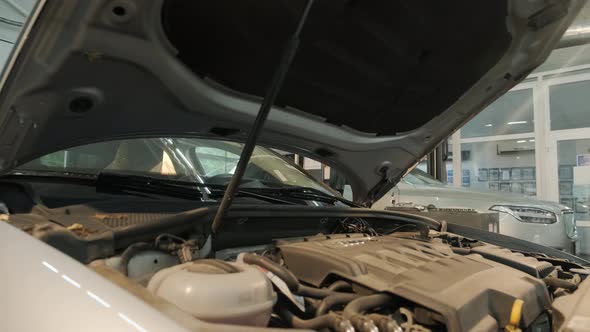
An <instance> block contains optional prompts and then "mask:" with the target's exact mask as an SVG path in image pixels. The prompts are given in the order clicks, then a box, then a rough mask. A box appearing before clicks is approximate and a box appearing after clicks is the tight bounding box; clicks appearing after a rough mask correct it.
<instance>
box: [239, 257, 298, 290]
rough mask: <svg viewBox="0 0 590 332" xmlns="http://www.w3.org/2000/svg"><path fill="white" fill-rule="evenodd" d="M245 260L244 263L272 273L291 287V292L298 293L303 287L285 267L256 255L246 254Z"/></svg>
mask: <svg viewBox="0 0 590 332" xmlns="http://www.w3.org/2000/svg"><path fill="white" fill-rule="evenodd" d="M243 260H244V263H247V264H252V265H257V266H260V267H262V268H264V269H266V270H268V271H270V272H272V273H273V274H275V275H276V276H277V277H279V278H280V279H281V280H283V281H284V282H285V284H287V287H289V290H290V291H291V292H293V293H296V292H297V291H298V290H299V288H300V286H301V285H300V284H299V280H297V277H295V275H294V274H293V273H292V272H291V271H289V270H287V269H285V268H284V267H282V266H280V265H279V264H277V263H275V262H273V261H271V260H270V259H268V258H266V257H262V256H258V255H254V254H244V256H243Z"/></svg>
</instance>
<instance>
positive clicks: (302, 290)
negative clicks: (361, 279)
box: [294, 285, 350, 299]
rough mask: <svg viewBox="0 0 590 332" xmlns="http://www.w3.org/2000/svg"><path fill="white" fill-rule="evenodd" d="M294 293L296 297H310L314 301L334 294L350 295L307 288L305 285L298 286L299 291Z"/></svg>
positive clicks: (325, 289) (324, 289) (323, 289)
mask: <svg viewBox="0 0 590 332" xmlns="http://www.w3.org/2000/svg"><path fill="white" fill-rule="evenodd" d="M294 293H296V294H297V295H301V296H307V297H311V298H314V299H323V298H325V297H327V296H330V295H334V294H350V293H340V292H334V291H331V290H329V289H327V288H315V287H309V286H305V285H299V289H298V290H297V291H296V292H294Z"/></svg>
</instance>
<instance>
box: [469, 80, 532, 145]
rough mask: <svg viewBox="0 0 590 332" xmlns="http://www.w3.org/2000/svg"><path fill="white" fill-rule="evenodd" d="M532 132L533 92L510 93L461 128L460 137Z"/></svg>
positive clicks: (525, 90) (529, 90)
mask: <svg viewBox="0 0 590 332" xmlns="http://www.w3.org/2000/svg"><path fill="white" fill-rule="evenodd" d="M533 131H534V112H533V90H532V89H522V90H516V91H510V92H508V93H506V94H505V95H504V96H502V97H501V98H499V99H498V100H496V101H495V102H494V103H492V104H491V105H490V106H488V107H487V108H486V109H485V110H484V111H482V112H481V113H479V114H478V115H477V116H476V117H475V118H473V119H472V120H471V121H469V122H468V123H467V124H466V125H465V126H463V128H461V137H462V138H470V137H483V136H495V135H510V134H521V133H530V132H533Z"/></svg>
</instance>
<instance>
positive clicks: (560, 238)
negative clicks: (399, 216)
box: [373, 178, 578, 252]
mask: <svg viewBox="0 0 590 332" xmlns="http://www.w3.org/2000/svg"><path fill="white" fill-rule="evenodd" d="M432 181H433V183H430V184H427V183H424V184H419V183H416V181H408V179H407V178H404V179H402V181H400V182H399V183H398V184H397V186H396V187H394V188H393V189H392V190H390V192H389V193H388V194H387V195H385V196H384V197H383V198H381V199H380V200H379V201H377V202H376V203H375V204H374V206H373V207H374V208H376V209H384V208H386V207H388V206H392V205H394V204H395V205H400V206H428V205H430V204H432V205H434V206H436V207H440V208H468V209H475V210H478V211H488V210H489V209H490V208H491V207H492V206H495V205H496V206H498V205H502V206H519V207H532V208H538V209H543V210H546V211H550V212H552V213H554V214H555V215H556V217H557V221H556V222H555V223H553V224H534V223H526V222H522V221H520V220H518V219H516V218H515V217H514V216H512V215H511V214H509V213H504V212H499V219H500V233H501V234H506V235H509V236H512V237H515V238H519V239H522V240H526V241H531V242H534V243H538V244H542V245H546V246H549V247H553V248H556V249H563V250H567V251H570V252H571V251H573V249H574V248H573V246H574V244H575V241H576V240H577V238H578V234H577V229H576V226H575V214H574V213H573V211H572V210H571V209H570V208H568V207H566V206H564V205H561V204H558V203H554V202H548V201H541V200H537V199H534V198H531V197H527V196H524V195H517V194H512V193H506V192H493V191H490V190H475V189H469V188H462V187H461V188H458V187H454V186H451V185H446V184H443V183H440V184H437V183H436V182H435V180H432Z"/></svg>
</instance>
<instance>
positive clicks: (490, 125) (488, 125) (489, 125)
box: [484, 123, 492, 127]
mask: <svg viewBox="0 0 590 332" xmlns="http://www.w3.org/2000/svg"><path fill="white" fill-rule="evenodd" d="M484 127H492V124H491V123H488V124H487V125H485V126H484Z"/></svg>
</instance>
